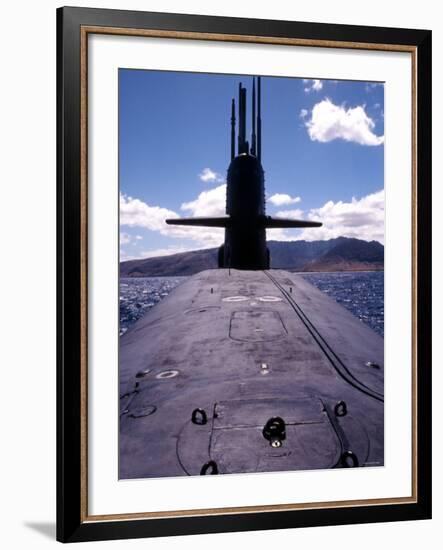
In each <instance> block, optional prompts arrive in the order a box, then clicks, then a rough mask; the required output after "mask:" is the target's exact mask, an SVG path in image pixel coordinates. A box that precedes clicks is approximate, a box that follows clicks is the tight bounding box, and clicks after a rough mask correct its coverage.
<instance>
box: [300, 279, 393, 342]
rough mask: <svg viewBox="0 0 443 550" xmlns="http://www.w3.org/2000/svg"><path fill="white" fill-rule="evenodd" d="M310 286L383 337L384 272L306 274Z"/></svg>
mask: <svg viewBox="0 0 443 550" xmlns="http://www.w3.org/2000/svg"><path fill="white" fill-rule="evenodd" d="M303 277H305V279H307V280H308V281H309V282H310V283H311V284H313V285H315V286H316V287H317V288H318V289H319V290H321V291H322V292H324V293H325V294H328V296H330V297H331V298H333V299H334V300H335V301H336V302H338V303H339V304H341V305H342V306H344V307H345V308H346V309H348V310H349V311H350V312H351V313H353V314H354V315H355V316H356V317H358V318H359V319H360V321H363V322H364V323H366V324H368V325H369V326H370V327H371V328H372V329H374V330H375V332H377V333H378V334H380V336H384V317H385V308H384V272H383V271H365V272H359V273H309V275H303Z"/></svg>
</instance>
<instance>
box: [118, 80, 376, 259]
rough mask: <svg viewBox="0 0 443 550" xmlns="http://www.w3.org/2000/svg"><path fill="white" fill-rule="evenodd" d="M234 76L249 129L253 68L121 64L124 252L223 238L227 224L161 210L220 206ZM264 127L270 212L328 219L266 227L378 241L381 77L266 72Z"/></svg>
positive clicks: (284, 236)
mask: <svg viewBox="0 0 443 550" xmlns="http://www.w3.org/2000/svg"><path fill="white" fill-rule="evenodd" d="M239 82H242V83H243V85H244V86H246V87H247V88H248V115H249V116H248V117H247V118H248V125H249V128H248V133H250V118H251V117H250V111H249V109H250V106H251V101H250V100H251V90H252V77H251V76H245V75H216V74H214V75H212V74H200V73H180V72H166V71H145V70H132V69H120V71H119V167H120V168H119V171H120V173H119V179H120V225H121V228H120V242H121V260H124V259H130V258H143V257H148V256H155V255H163V254H170V253H174V252H178V251H184V250H195V249H199V248H206V247H212V246H217V245H218V244H220V243H221V242H222V240H223V230H219V229H210V228H184V227H178V226H175V227H173V226H166V225H165V224H164V219H165V218H166V217H174V216H193V215H217V214H223V213H224V211H223V209H224V199H225V177H226V171H227V168H228V165H229V162H230V109H231V99H232V98H233V97H236V94H237V90H238V84H239ZM236 99H237V98H236ZM262 133H263V138H262V164H263V168H264V170H265V187H266V195H267V213H268V214H271V215H274V216H275V215H277V216H278V215H280V216H285V217H297V218H300V217H301V218H306V219H319V220H320V221H323V223H324V226H323V227H322V228H321V229H305V230H272V231H268V239H269V240H270V239H279V240H295V239H307V240H317V239H327V238H331V237H336V236H338V235H345V236H355V237H359V238H363V239H366V240H372V239H375V240H379V241H380V242H383V236H384V235H383V234H384V230H383V219H384V198H383V187H384V181H383V177H384V176H383V172H384V87H383V85H382V84H376V83H367V82H350V81H332V80H305V79H302V78H276V77H262Z"/></svg>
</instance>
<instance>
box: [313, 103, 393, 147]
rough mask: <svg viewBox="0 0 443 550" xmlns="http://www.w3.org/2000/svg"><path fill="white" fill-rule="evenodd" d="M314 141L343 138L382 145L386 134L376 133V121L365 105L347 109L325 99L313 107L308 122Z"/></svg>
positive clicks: (361, 143) (360, 142)
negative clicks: (366, 110)
mask: <svg viewBox="0 0 443 550" xmlns="http://www.w3.org/2000/svg"><path fill="white" fill-rule="evenodd" d="M306 127H307V129H308V134H309V137H310V138H311V140H312V141H320V142H322V143H325V142H328V141H332V140H334V139H343V140H345V141H351V142H355V143H359V144H360V145H380V144H382V143H383V142H384V136H377V135H375V134H374V132H373V129H374V127H375V123H374V121H373V120H372V119H371V118H370V117H369V116H368V115H367V114H366V112H365V108H364V106H363V105H358V106H357V107H353V108H349V109H346V108H345V107H344V106H340V105H334V103H332V102H331V100H330V99H327V98H326V99H324V100H323V101H320V102H319V103H317V104H316V105H314V107H313V109H312V114H311V119H310V120H308V121H307V122H306Z"/></svg>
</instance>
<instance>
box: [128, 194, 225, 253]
mask: <svg viewBox="0 0 443 550" xmlns="http://www.w3.org/2000/svg"><path fill="white" fill-rule="evenodd" d="M220 188H225V186H224V185H221V186H219V187H216V188H215V189H211V190H209V191H204V192H203V193H201V194H200V195H199V197H198V198H197V199H196V200H195V201H192V202H190V203H185V204H183V205H182V208H183V209H184V210H186V209H189V210H190V211H191V215H192V216H214V215H220V207H219V205H220V202H221V195H223V201H225V194H226V191H225V190H224V191H222V192H221V190H220ZM205 204H206V208H205ZM222 213H224V210H223V212H222ZM178 217H180V216H179V214H177V213H176V212H174V211H173V210H169V209H167V208H162V207H160V206H151V205H149V204H147V203H145V202H143V201H141V200H140V199H134V198H132V197H129V196H127V195H124V194H121V195H120V225H121V226H127V227H141V228H143V229H148V230H150V231H155V232H157V233H159V234H160V235H164V236H166V237H172V238H176V239H189V240H191V241H193V242H194V245H193V247H192V248H193V249H194V250H195V249H197V248H211V247H215V246H219V245H220V244H221V243H222V242H223V236H224V230H223V228H217V227H186V226H180V225H167V223H166V222H165V220H166V219H167V218H178Z"/></svg>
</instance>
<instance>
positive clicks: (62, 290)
mask: <svg viewBox="0 0 443 550" xmlns="http://www.w3.org/2000/svg"><path fill="white" fill-rule="evenodd" d="M90 27H97V28H101V29H102V30H103V29H105V31H104V32H106V29H139V30H152V31H161V32H163V31H167V32H172V33H185V34H186V33H205V34H206V35H213V34H217V35H226V37H232V36H234V35H235V36H238V37H241V36H249V37H251V36H252V37H257V39H260V37H272V38H275V39H278V40H281V39H283V40H286V39H289V40H298V41H299V42H300V43H305V44H308V43H309V42H310V41H322V42H324V45H325V46H328V45H329V46H334V44H337V43H341V44H343V43H348V44H349V45H351V44H354V45H356V44H359V45H360V47H361V48H362V49H364V48H365V47H368V48H371V46H373V45H385V46H386V47H387V49H391V50H394V51H395V49H396V48H397V47H406V48H409V50H408V51H411V52H414V55H415V94H416V95H415V97H416V104H415V131H413V137H414V139H415V145H416V158H415V159H414V167H415V171H414V170H413V172H414V175H415V178H416V194H415V199H414V200H415V213H416V226H415V229H416V236H415V251H414V254H415V257H414V259H415V266H416V273H415V295H414V296H415V297H413V299H414V300H415V302H414V304H413V306H415V308H416V316H415V326H414V333H415V350H416V363H417V369H416V374H415V378H414V391H415V400H414V405H415V415H414V427H415V435H416V438H415V442H414V445H415V450H416V452H415V455H414V457H415V460H414V461H413V467H414V468H415V474H416V477H415V486H416V494H415V498H414V501H404V502H398V501H393V502H392V503H384V502H381V503H380V504H376V505H374V504H373V503H371V505H365V504H364V503H359V504H356V505H353V506H352V505H347V506H339V505H335V506H326V507H318V508H315V507H314V508H311V509H303V508H301V509H293V510H288V509H282V510H273V511H257V512H250V511H249V512H248V513H242V512H233V513H231V512H226V513H215V514H199V513H196V514H195V515H188V516H185V517H172V516H171V517H150V518H145V519H140V518H137V519H131V518H130V517H122V518H120V519H112V518H110V519H109V518H108V519H107V518H94V519H93V520H91V519H90V518H88V515H87V493H86V494H85V491H84V487H85V483H87V469H86V471H85V460H86V458H85V457H86V452H87V449H86V448H85V445H86V442H85V438H84V427H85V423H86V421H87V418H86V417H85V399H86V397H85V396H86V384H87V380H86V375H85V371H84V370H82V368H81V365H82V362H83V361H84V354H85V349H86V330H85V320H84V313H82V311H84V307H86V306H85V301H86V300H87V288H86V286H85V285H86V278H85V273H86V270H87V265H86V259H85V254H84V246H83V245H84V242H85V238H86V232H87V225H86V226H85V222H84V212H85V209H86V208H87V206H86V205H87V195H85V193H84V190H82V185H81V181H82V178H83V177H84V174H82V170H83V171H84V170H85V169H86V168H85V166H86V161H87V159H85V158H84V154H85V149H84V147H83V145H82V139H83V138H82V135H83V136H84V132H85V129H84V124H85V121H84V118H83V117H82V108H83V110H84V103H83V104H82V101H84V98H83V97H82V86H81V79H82V73H81V71H82V55H84V52H82V39H83V38H82V37H84V34H82V29H85V28H90ZM206 39H210V36H208V38H206ZM219 39H220V38H219ZM227 39H228V38H227ZM230 39H231V38H230ZM234 39H235V38H234ZM82 105H83V107H82ZM82 155H83V157H82ZM57 209H58V214H57V216H58V217H57V281H58V287H57V333H58V336H57V365H58V366H57V539H58V540H59V541H62V542H75V541H92V540H104V539H122V538H136V537H159V536H171V535H183V534H197V533H218V532H231V531H248V530H251V531H252V530H264V529H284V528H293V527H308V526H323V525H337V524H354V523H372V522H387V521H404V520H418V519H428V518H430V517H431V368H430V366H431V31H429V30H412V29H399V28H384V27H364V26H349V25H330V24H322V23H307V22H303V23H302V22H293V21H277V20H275V21H271V20H258V19H240V18H230V17H213V16H200V15H183V14H172V13H147V12H135V11H121V10H107V9H91V8H75V7H68V8H66V7H64V8H59V9H58V10H57ZM82 289H83V290H82ZM413 293H414V289H413ZM82 487H83V489H82ZM85 499H86V502H85ZM85 506H86V508H85ZM85 510H86V512H85ZM122 513H123V514H124V511H122Z"/></svg>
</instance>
